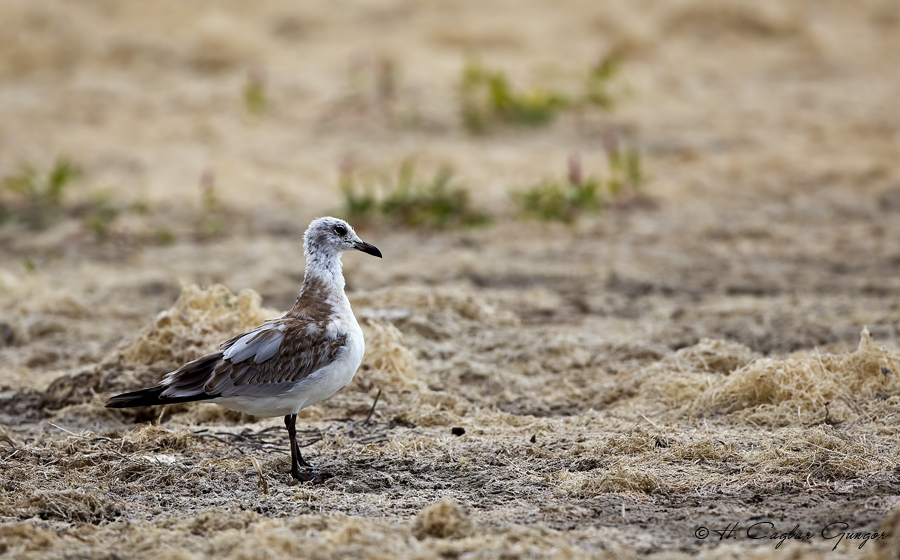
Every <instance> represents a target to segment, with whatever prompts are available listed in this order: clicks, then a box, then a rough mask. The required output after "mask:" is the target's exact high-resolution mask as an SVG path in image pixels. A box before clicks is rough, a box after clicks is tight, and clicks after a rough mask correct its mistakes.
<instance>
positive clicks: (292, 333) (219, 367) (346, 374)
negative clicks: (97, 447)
mask: <svg viewBox="0 0 900 560" xmlns="http://www.w3.org/2000/svg"><path fill="white" fill-rule="evenodd" d="M350 249H355V250H357V251H362V252H363V253H367V254H369V255H373V256H376V257H379V258H381V251H379V250H378V249H377V248H376V247H375V246H374V245H371V244H369V243H365V242H364V241H363V240H361V239H360V238H359V236H358V235H356V232H354V231H353V228H352V227H350V224H348V223H347V222H345V221H344V220H341V219H338V218H332V217H324V218H317V219H315V220H313V221H312V222H311V223H310V224H309V227H308V228H307V229H306V233H304V234H303V253H304V255H305V256H306V271H305V273H304V276H303V286H302V287H301V288H300V294H299V295H298V296H297V301H296V303H294V306H293V307H292V308H291V310H290V311H288V312H287V313H285V314H284V315H283V316H281V317H278V318H277V319H271V320H269V321H266V322H265V323H263V324H262V325H260V326H258V327H256V328H255V329H253V330H252V331H250V332H247V333H243V334H239V335H237V336H235V337H234V338H232V339H230V340H228V341H226V342H224V343H223V344H222V345H221V346H220V347H219V351H218V352H214V353H212V354H209V355H206V356H203V357H202V358H198V359H196V360H194V361H192V362H188V363H187V364H185V365H183V366H181V367H180V368H178V369H176V370H175V371H172V372H170V373H168V374H166V375H165V377H164V378H163V380H162V381H160V382H159V384H158V385H156V386H155V387H150V388H147V389H141V390H139V391H132V392H130V393H123V394H121V395H116V396H114V397H112V398H110V399H109V401H108V402H107V403H106V407H107V408H129V407H134V406H152V405H165V404H172V403H182V402H193V401H208V402H213V403H216V404H220V405H222V406H224V407H226V408H229V409H231V410H236V411H238V412H246V413H248V414H252V415H254V416H262V417H275V416H284V426H285V427H286V428H287V431H288V435H289V436H290V440H291V476H292V477H293V478H295V479H297V480H300V481H312V482H323V477H322V475H321V474H319V473H318V472H317V470H316V469H315V467H313V466H312V465H310V464H309V463H307V462H306V461H305V460H304V459H303V456H302V455H301V454H300V447H299V446H298V445H297V413H298V412H299V411H300V410H302V409H304V408H306V407H308V406H311V405H314V404H316V403H318V402H321V401H323V400H325V399H327V398H328V397H330V396H332V395H333V394H335V393H336V392H337V391H338V390H339V389H341V388H342V387H344V386H345V385H347V384H348V383H350V380H352V379H353V375H354V374H355V373H356V370H357V368H359V365H360V363H361V362H362V358H363V353H364V352H365V342H364V341H363V333H362V329H360V328H359V323H358V322H357V321H356V317H355V316H354V315H353V311H352V310H351V309H350V301H349V300H347V295H346V294H345V293H344V276H343V274H341V255H343V254H344V251H347V250H350ZM301 467H303V469H301Z"/></svg>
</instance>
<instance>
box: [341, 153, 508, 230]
mask: <svg viewBox="0 0 900 560" xmlns="http://www.w3.org/2000/svg"><path fill="white" fill-rule="evenodd" d="M454 183H455V181H454V176H453V171H452V170H451V169H450V168H447V167H445V168H442V169H440V170H439V171H438V172H437V173H435V175H434V176H433V177H432V178H431V179H424V180H423V179H421V178H419V177H418V176H417V175H416V170H415V164H414V163H413V161H412V160H409V159H408V160H405V161H404V162H403V163H402V164H401V165H400V168H399V169H398V171H397V173H396V174H394V175H379V176H377V177H376V178H375V180H372V181H368V182H365V181H362V180H360V179H359V178H358V177H357V176H355V175H354V174H353V173H350V172H345V173H343V174H342V176H341V185H340V186H341V191H342V192H343V194H344V209H343V210H344V213H345V214H346V215H347V216H348V217H349V218H350V219H356V220H359V221H363V222H365V221H373V220H376V219H385V220H387V221H390V222H393V223H397V224H400V225H404V226H408V227H419V226H424V227H431V228H437V229H443V228H447V227H460V226H476V225H483V224H486V223H488V222H489V221H490V219H491V217H490V215H488V214H487V213H485V212H480V211H476V210H474V209H473V208H472V207H471V205H470V202H469V193H468V191H466V190H465V189H464V188H462V187H460V186H456V185H455V184H454Z"/></svg>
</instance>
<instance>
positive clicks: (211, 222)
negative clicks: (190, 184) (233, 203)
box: [200, 169, 225, 235]
mask: <svg viewBox="0 0 900 560" xmlns="http://www.w3.org/2000/svg"><path fill="white" fill-rule="evenodd" d="M200 204H201V206H202V207H203V219H202V221H201V224H200V227H201V230H202V233H203V234H204V235H214V234H216V233H219V232H221V231H222V230H223V229H224V228H225V216H224V215H223V213H222V204H221V202H219V195H218V193H217V192H216V174H215V173H214V172H213V171H212V170H211V169H207V170H205V171H204V172H203V174H202V175H201V176H200Z"/></svg>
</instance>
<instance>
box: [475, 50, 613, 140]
mask: <svg viewBox="0 0 900 560" xmlns="http://www.w3.org/2000/svg"><path fill="white" fill-rule="evenodd" d="M617 73H618V63H617V61H616V60H615V59H614V58H612V57H607V58H604V59H603V60H601V61H600V62H599V63H598V64H597V65H595V66H594V67H593V68H591V69H590V71H589V72H588V76H587V79H586V80H585V84H584V91H580V92H575V93H574V94H566V93H563V92H561V91H554V90H550V89H541V88H536V87H532V88H530V89H527V90H517V89H515V88H514V87H513V86H512V85H511V83H510V80H509V78H508V77H507V76H506V74H505V73H504V72H503V71H501V70H488V69H486V68H484V67H482V66H481V65H480V64H478V63H475V62H470V63H469V64H467V65H466V67H465V68H464V69H463V74H462V79H461V80H460V105H461V107H460V109H461V110H460V113H461V116H462V121H463V126H465V128H466V129H467V130H468V131H469V132H472V133H474V134H484V133H486V132H488V131H489V130H490V129H491V128H492V127H494V126H497V125H512V126H519V127H538V126H542V125H546V124H550V123H551V122H553V121H554V120H555V119H556V118H557V117H558V116H559V115H560V114H561V113H562V112H563V111H566V110H570V109H572V110H580V109H586V108H591V107H596V108H600V109H603V110H607V111H608V110H611V109H612V107H613V105H614V103H615V101H616V97H617V96H616V95H615V93H614V88H613V87H612V85H613V80H614V78H615V77H616V75H617Z"/></svg>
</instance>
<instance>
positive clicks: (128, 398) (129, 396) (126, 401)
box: [106, 385, 219, 408]
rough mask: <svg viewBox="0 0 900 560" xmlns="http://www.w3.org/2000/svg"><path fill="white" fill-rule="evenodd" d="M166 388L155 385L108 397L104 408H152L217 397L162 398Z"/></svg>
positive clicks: (203, 395)
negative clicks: (159, 405)
mask: <svg viewBox="0 0 900 560" xmlns="http://www.w3.org/2000/svg"><path fill="white" fill-rule="evenodd" d="M166 389H167V387H165V386H162V385H157V386H156V387H150V388H148V389H141V390H140V391H132V392H130V393H122V394H121V395H116V396H114V397H110V399H109V401H107V402H106V408H131V407H133V406H153V405H158V404H174V403H182V402H194V401H205V400H209V399H214V398H216V397H218V396H219V395H207V394H206V393H198V394H196V395H188V396H185V397H163V396H162V392H163V391H165V390H166Z"/></svg>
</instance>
